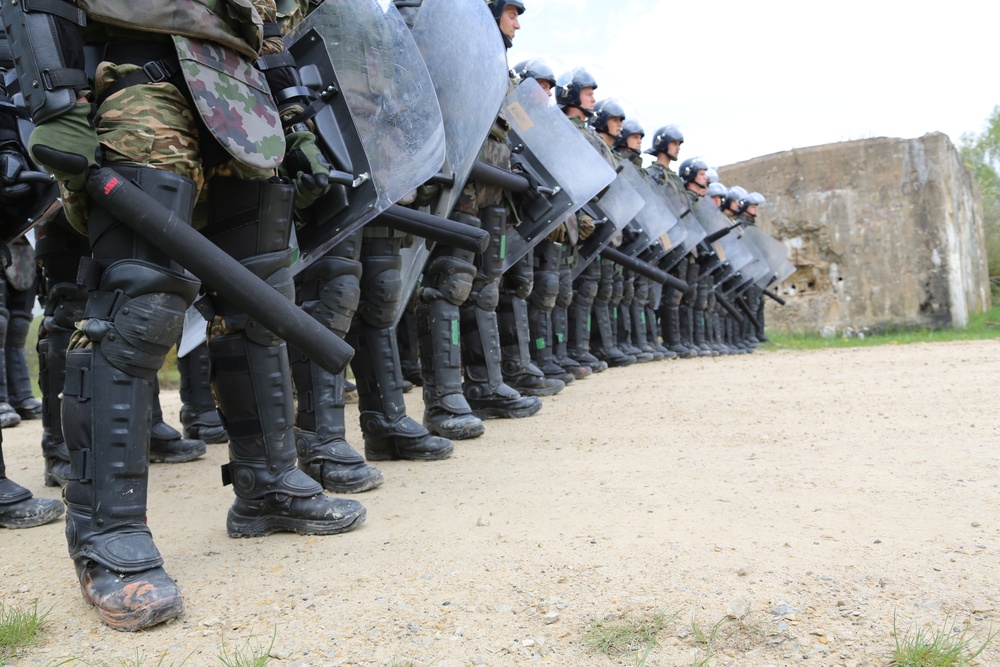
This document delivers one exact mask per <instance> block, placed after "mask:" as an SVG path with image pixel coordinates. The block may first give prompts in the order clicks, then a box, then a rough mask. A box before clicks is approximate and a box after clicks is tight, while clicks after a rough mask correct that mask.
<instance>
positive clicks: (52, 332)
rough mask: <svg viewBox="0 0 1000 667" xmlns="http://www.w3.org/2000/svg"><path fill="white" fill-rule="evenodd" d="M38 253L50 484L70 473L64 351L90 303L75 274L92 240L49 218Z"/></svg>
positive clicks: (41, 381)
mask: <svg viewBox="0 0 1000 667" xmlns="http://www.w3.org/2000/svg"><path fill="white" fill-rule="evenodd" d="M35 254H36V257H37V259H38V261H39V263H40V264H41V265H42V279H43V280H44V284H43V285H44V288H43V290H42V292H43V294H44V307H45V314H44V316H43V319H42V324H41V326H39V328H38V345H37V348H36V349H37V350H38V387H39V389H40V390H41V392H42V456H43V457H44V458H45V478H44V479H45V485H46V486H64V485H65V484H66V480H67V478H68V477H69V472H70V470H69V450H67V449H66V438H65V437H64V436H63V428H62V391H63V384H64V382H65V380H66V350H67V349H68V348H69V341H70V336H71V335H72V333H73V328H74V327H75V326H76V323H77V322H78V321H80V320H81V319H83V308H84V306H85V305H86V303H87V290H86V288H84V287H83V286H81V285H77V284H76V276H77V268H78V267H79V265H80V258H81V257H84V256H87V257H89V256H90V245H89V244H88V243H87V238H86V237H84V236H82V235H80V234H78V233H76V232H75V231H73V230H72V229H71V228H70V227H69V224H68V223H67V222H65V220H63V221H61V222H60V221H54V220H50V221H46V222H44V223H42V224H40V225H38V227H36V228H35Z"/></svg>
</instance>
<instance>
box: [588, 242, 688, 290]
mask: <svg viewBox="0 0 1000 667" xmlns="http://www.w3.org/2000/svg"><path fill="white" fill-rule="evenodd" d="M601 257H605V258H607V259H610V260H611V261H612V262H614V263H615V264H621V265H622V266H624V267H625V268H626V269H631V270H632V271H635V272H636V273H638V274H639V275H640V276H645V277H646V278H649V279H650V280H653V281H655V282H658V283H660V284H661V285H669V286H670V287H673V288H674V289H675V290H677V291H679V292H686V291H687V289H688V284H687V283H686V282H684V281H683V280H681V279H680V278H674V277H673V276H672V275H670V274H669V273H667V272H666V271H661V270H660V269H658V268H656V267H655V266H653V265H652V264H650V263H649V262H644V261H642V260H641V259H636V258H635V257H632V256H630V255H626V254H625V253H623V252H621V251H620V250H615V249H614V248H605V249H604V250H602V251H601Z"/></svg>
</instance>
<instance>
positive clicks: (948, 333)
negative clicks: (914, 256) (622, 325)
mask: <svg viewBox="0 0 1000 667" xmlns="http://www.w3.org/2000/svg"><path fill="white" fill-rule="evenodd" d="M767 336H768V338H770V339H771V342H770V343H766V344H764V345H762V346H761V347H760V349H761V350H822V349H827V348H844V347H869V346H872V345H907V344H910V343H941V342H947V341H955V340H986V339H991V338H1000V306H997V307H994V308H992V309H991V310H989V311H987V312H985V313H976V314H973V315H970V316H969V326H967V327H966V328H964V329H899V330H887V331H881V332H873V333H871V334H865V336H864V338H860V337H857V336H849V337H845V336H843V335H837V336H834V337H832V338H823V337H822V336H820V335H819V334H801V333H800V334H781V333H772V332H770V331H769V332H768V333H767Z"/></svg>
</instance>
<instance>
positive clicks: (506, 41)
mask: <svg viewBox="0 0 1000 667" xmlns="http://www.w3.org/2000/svg"><path fill="white" fill-rule="evenodd" d="M486 4H487V5H488V6H489V8H490V11H491V12H493V18H495V19H496V20H497V24H498V25H499V23H500V17H501V16H503V10H505V9H507V8H508V7H513V8H514V9H516V10H517V14H518V16H520V15H521V14H523V13H524V3H523V2H521V0H512V1H511V2H507V1H506V0H488V2H487V3H486ZM500 36H501V37H503V45H504V46H506V47H507V48H508V49H509V48H510V47H512V46H514V42H513V41H511V39H510V37H508V36H507V35H505V34H503V33H500Z"/></svg>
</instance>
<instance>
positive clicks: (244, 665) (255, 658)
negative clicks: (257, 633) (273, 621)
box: [218, 628, 278, 667]
mask: <svg viewBox="0 0 1000 667" xmlns="http://www.w3.org/2000/svg"><path fill="white" fill-rule="evenodd" d="M277 636H278V629H277V628H275V629H274V633H272V634H271V641H270V642H269V643H268V645H267V646H266V647H265V646H264V645H263V644H262V643H261V642H260V640H259V639H258V638H257V637H253V636H251V637H248V638H247V639H246V640H245V641H244V642H243V643H241V644H237V645H236V646H234V647H231V648H227V647H226V640H225V638H223V640H222V650H221V651H220V652H219V655H218V658H219V662H220V663H221V664H222V665H223V667H265V665H267V664H268V662H270V661H271V649H272V648H274V640H275V638H277Z"/></svg>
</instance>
